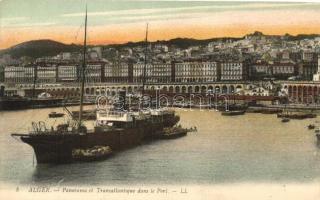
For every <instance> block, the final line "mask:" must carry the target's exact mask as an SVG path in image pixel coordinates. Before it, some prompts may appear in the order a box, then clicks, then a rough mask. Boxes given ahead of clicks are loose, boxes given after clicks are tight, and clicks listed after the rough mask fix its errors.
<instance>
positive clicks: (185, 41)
mask: <svg viewBox="0 0 320 200" xmlns="http://www.w3.org/2000/svg"><path fill="white" fill-rule="evenodd" d="M240 39H242V38H229V37H226V38H211V39H203V40H198V39H193V38H175V39H171V40H158V41H155V42H149V43H151V44H155V43H160V44H165V45H174V46H176V47H178V48H182V49H186V48H188V47H190V46H197V45H207V44H208V43H209V42H213V41H218V40H222V41H226V40H240ZM143 44H144V41H139V42H128V43H125V44H111V45H106V46H107V47H115V48H117V47H136V46H141V45H143Z"/></svg>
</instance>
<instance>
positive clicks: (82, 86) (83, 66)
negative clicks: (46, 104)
mask: <svg viewBox="0 0 320 200" xmlns="http://www.w3.org/2000/svg"><path fill="white" fill-rule="evenodd" d="M86 51H87V6H86V17H85V25H84V44H83V60H82V67H81V72H80V75H81V78H80V79H81V89H80V112H79V120H78V130H80V127H81V123H82V112H83V93H84V81H85V69H86Z"/></svg>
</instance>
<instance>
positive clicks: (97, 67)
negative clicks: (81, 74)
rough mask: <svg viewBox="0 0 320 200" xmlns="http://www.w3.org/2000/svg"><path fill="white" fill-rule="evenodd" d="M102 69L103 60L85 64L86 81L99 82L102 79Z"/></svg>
mask: <svg viewBox="0 0 320 200" xmlns="http://www.w3.org/2000/svg"><path fill="white" fill-rule="evenodd" d="M103 69H104V63H103V62H90V63H88V64H87V65H86V81H87V82H90V83H99V82H101V81H102V74H103Z"/></svg>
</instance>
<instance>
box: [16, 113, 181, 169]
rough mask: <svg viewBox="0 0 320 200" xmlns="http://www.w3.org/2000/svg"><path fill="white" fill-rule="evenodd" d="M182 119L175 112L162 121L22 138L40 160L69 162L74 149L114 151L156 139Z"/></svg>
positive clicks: (43, 161)
mask: <svg viewBox="0 0 320 200" xmlns="http://www.w3.org/2000/svg"><path fill="white" fill-rule="evenodd" d="M178 121H179V117H177V116H174V117H172V118H170V119H167V120H164V121H162V122H147V121H143V122H141V123H140V124H139V123H138V125H137V126H136V127H134V128H125V129H122V128H120V129H112V130H110V129H106V130H105V129H104V127H96V128H95V130H94V131H92V132H88V133H87V134H84V135H80V134H70V133H59V134H41V135H32V134H31V135H28V134H26V135H23V136H20V138H21V140H22V141H23V142H25V143H27V144H29V145H30V146H32V148H33V149H34V152H35V155H36V159H37V163H56V164H58V163H69V162H73V161H75V159H74V158H73V157H72V150H73V149H77V148H83V149H84V148H91V147H94V146H109V147H111V149H112V150H113V151H122V150H125V149H128V148H132V147H135V146H137V145H140V144H142V142H143V141H144V140H148V139H157V138H159V135H160V134H162V133H163V129H164V128H165V127H172V126H174V125H175V124H176V123H177V122H178Z"/></svg>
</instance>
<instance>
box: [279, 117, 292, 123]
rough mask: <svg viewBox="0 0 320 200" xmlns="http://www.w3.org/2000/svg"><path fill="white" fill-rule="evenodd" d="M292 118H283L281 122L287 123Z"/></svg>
mask: <svg viewBox="0 0 320 200" xmlns="http://www.w3.org/2000/svg"><path fill="white" fill-rule="evenodd" d="M289 121H290V119H289V118H282V120H281V122H283V123H285V122H289Z"/></svg>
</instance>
